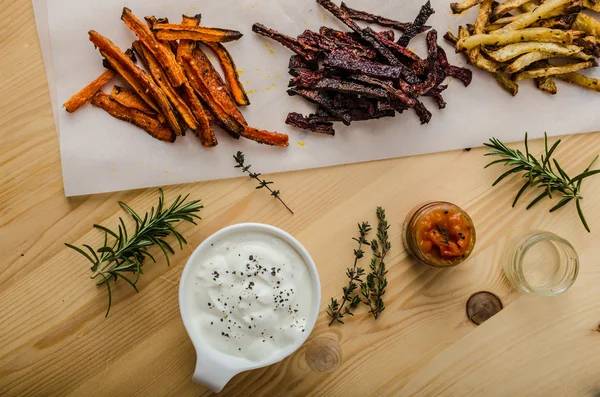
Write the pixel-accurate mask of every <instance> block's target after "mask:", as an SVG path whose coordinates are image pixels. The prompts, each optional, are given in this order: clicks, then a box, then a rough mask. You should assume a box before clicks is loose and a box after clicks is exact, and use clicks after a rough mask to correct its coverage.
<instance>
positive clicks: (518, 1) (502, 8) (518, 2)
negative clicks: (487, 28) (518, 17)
mask: <svg viewBox="0 0 600 397" xmlns="http://www.w3.org/2000/svg"><path fill="white" fill-rule="evenodd" d="M528 1H529V0H507V1H505V2H504V3H502V4H498V5H497V6H496V8H494V16H496V17H500V16H502V15H504V14H506V13H508V12H511V11H512V10H514V9H516V8H519V7H521V6H522V5H523V4H525V3H527V2H528Z"/></svg>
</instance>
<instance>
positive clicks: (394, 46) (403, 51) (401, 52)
mask: <svg viewBox="0 0 600 397" xmlns="http://www.w3.org/2000/svg"><path fill="white" fill-rule="evenodd" d="M377 39H378V40H379V42H380V43H381V44H383V45H384V46H386V47H387V48H389V49H390V50H391V51H392V52H393V53H395V54H396V56H397V57H399V58H400V59H401V60H407V61H409V62H416V63H419V64H422V63H423V60H422V59H421V58H420V57H419V56H418V55H417V54H415V53H414V52H412V51H411V50H409V49H408V48H406V47H402V46H401V45H399V44H398V43H396V42H394V41H392V40H389V39H388V38H387V37H385V36H384V35H382V34H381V33H377Z"/></svg>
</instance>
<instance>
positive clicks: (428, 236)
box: [403, 201, 476, 268]
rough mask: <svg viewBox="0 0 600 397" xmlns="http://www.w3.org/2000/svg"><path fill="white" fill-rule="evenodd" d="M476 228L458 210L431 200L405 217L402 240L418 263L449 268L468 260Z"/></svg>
mask: <svg viewBox="0 0 600 397" xmlns="http://www.w3.org/2000/svg"><path fill="white" fill-rule="evenodd" d="M475 240H476V236H475V227H474V225H473V221H472V220H471V218H470V217H469V215H468V214H467V213H466V212H465V211H463V210H462V209H461V208H460V207H458V206H456V205H454V204H451V203H446V202H440V201H433V202H428V203H425V204H421V205H419V206H417V207H415V208H414V209H413V210H412V211H411V212H410V213H409V214H408V215H407V217H406V220H405V222H404V227H403V241H404V245H405V247H406V249H407V250H408V252H409V253H411V254H412V255H413V256H414V257H415V258H416V259H417V260H418V261H419V262H421V263H423V264H425V265H429V266H433V267H440V268H445V267H452V266H456V265H459V264H461V263H463V262H464V261H466V260H467V258H468V257H469V255H471V252H473V248H474V247H475Z"/></svg>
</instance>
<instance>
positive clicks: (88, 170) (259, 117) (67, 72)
mask: <svg viewBox="0 0 600 397" xmlns="http://www.w3.org/2000/svg"><path fill="white" fill-rule="evenodd" d="M35 2H40V3H43V2H47V26H48V32H49V35H50V43H46V44H44V41H42V46H44V45H45V46H46V47H47V46H48V45H50V46H51V53H52V58H53V65H49V63H48V62H46V67H47V68H49V69H50V70H49V72H48V76H49V78H50V76H51V75H54V79H55V86H56V95H55V97H54V96H53V98H55V99H53V101H54V102H55V106H56V104H62V103H64V102H65V101H66V100H67V99H68V98H69V97H70V96H71V95H72V94H73V93H75V92H77V91H78V90H79V89H81V87H83V86H84V85H86V84H87V83H88V82H89V81H91V80H92V79H94V78H96V77H97V76H98V75H99V74H100V73H101V72H102V71H103V68H102V65H101V62H100V60H101V58H100V55H99V53H98V51H97V50H95V49H94V46H93V45H92V44H91V43H90V42H89V41H88V35H87V32H88V31H89V30H90V29H94V30H97V31H98V32H100V33H102V34H104V35H106V36H108V37H109V38H110V39H111V40H113V41H114V42H115V43H116V44H117V45H119V46H121V48H123V49H125V48H127V47H129V46H130V45H131V42H132V41H133V40H135V35H134V34H133V33H132V32H131V31H130V30H129V29H128V28H127V27H126V26H125V25H124V24H123V23H122V22H121V20H120V15H121V10H122V7H123V6H127V7H129V8H131V9H132V10H133V12H134V13H135V14H136V15H138V16H139V17H143V16H145V15H156V16H157V17H162V16H166V17H169V18H170V19H171V20H172V21H178V20H179V19H180V17H181V14H182V13H188V14H197V13H201V14H202V17H203V19H202V21H203V24H204V25H206V26H218V27H223V28H232V29H236V30H240V31H241V32H243V33H244V37H243V38H242V39H241V40H240V41H238V42H235V43H229V44H228V45H227V47H228V49H229V50H230V52H231V53H232V55H233V56H234V58H235V60H236V63H237V67H238V69H240V70H242V71H243V72H242V74H241V79H242V82H243V83H244V84H245V86H246V89H247V90H248V91H249V93H250V100H251V102H252V105H251V106H249V107H247V108H244V109H243V113H244V115H245V116H246V118H247V120H248V122H249V124H250V125H252V126H256V127H260V128H264V129H268V130H272V131H279V132H283V133H287V134H289V135H290V147H289V148H287V149H281V148H272V147H267V146H262V145H258V144H256V143H254V142H251V141H248V140H244V139H241V140H239V141H236V140H233V139H231V138H229V136H227V134H226V133H224V132H223V131H221V130H218V131H217V136H218V138H219V146H218V147H217V148H214V149H206V148H203V147H202V146H201V145H200V143H199V142H198V140H197V138H196V137H195V136H193V134H188V136H186V137H184V138H181V139H178V140H177V142H176V143H175V144H166V143H162V142H159V141H157V140H154V139H152V138H150V137H149V136H148V135H147V134H146V133H145V132H144V131H142V130H139V129H137V128H136V127H133V126H130V125H128V124H127V123H124V122H121V121H119V120H116V119H113V118H112V117H110V116H108V115H107V114H105V113H104V112H103V111H101V110H99V109H96V108H94V107H92V106H86V107H84V108H82V109H81V110H79V111H78V112H76V113H75V114H68V113H66V112H65V111H64V110H62V109H60V110H59V111H58V122H57V125H60V144H61V156H62V165H63V178H64V185H65V192H66V195H67V196H72V195H82V194H92V193H100V192H109V191H116V190H125V189H134V188H142V187H150V186H159V185H168V184H177V183H185V182H194V181H203V180H211V179H219V178H228V177H235V176H239V170H236V169H234V168H233V165H234V163H233V159H232V155H233V154H234V153H235V152H236V151H237V150H242V151H244V152H245V153H246V156H247V158H248V159H249V162H251V163H252V164H253V166H254V167H255V168H256V169H257V170H260V171H261V172H264V173H268V172H280V171H289V170H298V169H305V168H313V167H323V166H330V165H337V164H346V163H354V162H362V161H369V160H378V159H384V158H391V157H401V156H408V155H415V154H422V153H430V152H437V151H444V150H452V149H460V148H465V147H474V146H480V145H481V144H482V143H483V142H485V141H487V139H488V138H489V137H491V136H496V137H498V138H501V139H502V140H504V141H518V140H521V139H522V138H523V135H524V133H525V132H526V131H527V132H529V133H530V135H531V136H533V137H539V136H542V135H543V133H544V131H547V132H548V134H550V135H558V134H572V133H581V132H590V131H597V130H600V114H599V113H598V109H599V108H600V95H599V94H598V93H595V92H593V91H588V90H584V89H582V88H579V87H575V86H570V85H568V84H566V83H563V82H560V81H558V82H557V84H558V86H559V87H558V89H559V95H556V96H550V95H548V94H545V93H542V92H539V91H538V90H536V89H535V88H534V87H533V83H532V82H523V83H522V84H521V88H520V92H519V95H518V96H517V97H515V98H512V97H511V96H509V95H508V94H507V93H505V92H504V91H503V90H502V89H500V88H499V87H497V84H496V82H495V81H494V80H493V78H491V76H489V75H487V74H485V73H483V72H480V71H478V70H475V71H474V78H473V83H472V84H471V86H470V87H469V88H465V87H464V86H463V85H462V83H460V82H459V81H458V80H450V87H449V88H448V90H446V91H445V93H444V97H445V99H446V101H447V102H448V106H447V108H446V109H444V110H443V111H440V110H438V109H437V107H436V106H435V104H434V103H433V101H429V99H425V104H426V105H427V106H428V108H429V109H430V110H431V111H432V113H433V118H432V120H431V122H430V124H429V125H426V126H421V125H420V124H419V120H418V118H417V116H416V115H415V114H414V113H413V112H410V111H409V112H405V114H403V115H397V116H396V117H395V118H391V119H383V120H377V121H369V122H358V123H354V124H353V125H352V126H351V127H344V126H342V125H339V126H336V131H337V134H336V136H335V137H328V136H320V135H317V134H314V133H306V132H303V131H301V130H298V129H295V128H292V127H288V126H286V125H285V123H284V120H285V117H286V115H287V113H288V112H290V111H297V112H302V113H310V112H311V111H312V110H313V107H312V106H311V105H309V104H307V103H306V102H305V101H304V100H302V99H300V98H295V97H289V96H288V95H287V93H286V89H287V83H288V80H289V76H288V75H287V64H288V60H289V57H290V55H291V52H290V51H288V50H287V49H285V48H283V47H281V46H280V45H279V44H278V43H275V42H273V41H270V40H268V39H265V38H263V37H260V36H258V35H256V34H254V33H252V31H251V26H252V24H253V23H254V22H261V23H263V24H265V25H267V26H269V27H272V28H275V29H277V30H280V31H282V32H283V33H286V34H289V35H292V36H296V35H298V34H300V33H301V32H302V31H304V30H305V29H313V30H318V28H319V27H320V26H322V25H327V26H331V27H337V28H343V26H342V25H341V23H339V22H338V21H337V20H335V19H334V18H333V17H332V16H331V15H330V14H328V13H327V12H326V11H325V10H323V9H322V8H321V7H320V6H319V5H318V4H317V3H316V2H314V1H313V0H258V1H256V0H253V1H250V0H203V1H189V0H188V1H184V0H170V1H168V2H167V1H148V0H127V1H120V0H103V1H90V2H88V1H80V0H34V3H35ZM348 2H349V5H351V6H354V7H356V8H358V9H365V10H369V11H371V12H374V13H377V14H380V15H385V16H388V17H390V18H394V19H398V20H402V21H405V20H412V19H413V18H414V17H415V16H416V14H417V12H418V10H419V8H420V6H421V3H422V0H403V1H399V0H393V1H392V0H379V1H376V2H373V1H368V0H349V1H348ZM432 4H433V6H434V8H435V10H436V14H435V15H434V16H433V17H432V18H431V20H430V24H431V25H433V26H434V27H435V28H436V29H437V30H438V32H439V36H440V40H439V41H440V43H441V45H442V46H444V47H445V49H446V51H447V52H448V55H449V57H450V60H451V61H452V62H453V63H455V64H459V65H464V64H465V61H464V59H462V56H459V55H455V54H454V51H453V50H452V48H451V47H450V46H449V45H447V44H446V43H443V39H442V38H441V36H442V35H443V33H444V32H445V31H446V30H448V29H452V30H453V31H456V27H457V26H458V25H459V24H461V23H463V24H464V23H466V22H467V21H469V22H472V21H473V20H474V18H475V15H476V13H477V11H476V10H475V9H473V10H471V11H469V12H468V13H467V14H465V15H462V16H460V17H456V16H453V15H451V14H450V12H449V7H448V1H447V0H432ZM41 9H42V7H37V10H36V19H38V27H40V29H45V28H44V26H45V25H44V15H43V13H42V12H40V10H41ZM41 36H42V32H41V31H40V37H41ZM411 48H413V49H414V50H416V51H417V52H418V53H420V54H421V55H424V54H425V52H426V51H425V48H424V42H423V40H415V41H414V42H412V43H411ZM47 51H48V48H46V49H45V53H47ZM587 73H588V74H589V75H590V76H593V77H600V73H599V72H598V70H593V71H589V72H587ZM109 88H110V87H107V90H108V89H109ZM51 89H52V86H51Z"/></svg>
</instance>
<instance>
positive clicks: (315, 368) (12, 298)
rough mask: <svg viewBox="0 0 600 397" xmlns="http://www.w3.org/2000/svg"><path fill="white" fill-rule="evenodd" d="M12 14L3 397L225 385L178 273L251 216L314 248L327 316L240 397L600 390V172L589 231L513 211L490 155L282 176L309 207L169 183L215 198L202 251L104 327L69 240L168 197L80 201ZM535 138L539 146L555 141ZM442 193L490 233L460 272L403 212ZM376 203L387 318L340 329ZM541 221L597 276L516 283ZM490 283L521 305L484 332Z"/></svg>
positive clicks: (129, 301)
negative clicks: (66, 178) (517, 255)
mask: <svg viewBox="0 0 600 397" xmlns="http://www.w3.org/2000/svg"><path fill="white" fill-rule="evenodd" d="M0 15H2V16H3V24H2V26H1V27H0V50H1V51H0V52H1V53H2V54H3V55H2V57H0V81H2V84H1V85H0V186H1V189H0V257H1V258H3V259H2V261H1V262H0V307H2V308H3V310H1V311H0V395H6V396H27V395H44V396H46V395H60V396H65V395H72V396H89V395H95V396H103V395H106V396H118V395H126V396H134V395H176V396H198V395H209V394H210V393H209V392H207V391H206V389H204V388H203V387H201V386H199V385H195V384H193V383H192V382H191V375H192V372H193V368H194V363H195V353H194V351H193V348H192V345H191V343H190V341H189V339H188V337H187V335H186V333H185V330H184V328H183V324H182V322H181V319H180V317H179V309H178V304H177V288H178V281H179V278H180V276H181V272H182V270H183V266H184V264H185V261H186V260H187V258H188V256H189V254H190V253H191V252H192V250H193V249H194V247H196V246H197V245H198V244H199V243H200V242H201V241H203V240H204V239H205V238H206V237H207V236H209V235H210V234H212V233H214V232H216V231H217V230H219V229H220V228H222V227H224V226H227V225H230V224H233V223H239V222H246V221H256V222H263V223H269V224H273V225H275V226H278V227H281V228H283V229H285V230H287V231H288V232H290V233H292V234H293V235H294V236H296V237H297V238H298V239H299V240H300V241H301V242H302V243H303V244H304V245H305V246H306V248H307V249H308V250H309V251H310V252H311V254H312V255H313V257H314V259H315V261H316V263H317V266H318V268H319V273H320V276H321V280H322V293H323V297H324V301H323V303H322V309H323V311H322V313H321V316H320V318H319V321H318V323H317V326H316V328H315V330H314V332H313V334H312V335H311V338H310V339H309V342H308V343H307V344H306V345H305V346H304V347H303V348H302V349H300V351H298V352H297V353H296V354H294V355H292V356H291V357H289V358H288V359H286V360H284V361H283V362H281V363H280V364H277V365H273V366H271V367H268V368H264V369H260V370H256V371H252V372H248V373H243V374H240V375H238V376H236V377H235V378H234V379H233V380H232V381H231V383H230V384H229V385H228V386H227V388H226V389H225V391H224V392H223V395H231V396H248V395H252V396H275V395H289V396H294V395H297V396H306V395H308V396H320V395H328V396H342V395H345V396H354V395H372V396H378V395H390V396H398V395H406V396H409V395H423V396H438V395H444V396H467V395H469V396H470V395H473V396H480V395H485V396H506V395H519V396H551V395H556V396H594V395H598V393H599V392H600V369H599V368H600V354H598V353H599V352H600V347H599V346H600V332H598V329H597V327H598V324H599V323H600V301H599V300H598V296H599V295H600V267H599V265H598V258H599V257H600V245H598V244H597V241H598V238H599V237H600V181H599V180H594V181H593V180H590V181H588V182H587V183H586V184H585V188H584V189H585V192H584V193H585V197H586V198H585V204H584V205H585V210H586V213H587V216H588V220H589V221H590V223H591V226H592V230H593V233H592V234H587V233H586V232H585V230H584V229H583V228H582V227H581V225H580V224H579V221H578V219H577V217H576V213H575V210H574V209H573V208H565V209H563V210H561V211H560V212H558V213H556V214H554V215H552V216H548V214H547V210H548V209H549V208H550V203H544V204H541V205H540V206H539V207H537V208H535V209H533V210H530V211H528V212H525V210H524V208H523V207H522V206H519V208H517V209H511V206H510V204H511V201H512V196H513V194H514V193H515V192H516V189H517V188H518V184H519V181H518V180H514V179H512V180H509V181H507V182H505V183H503V184H501V185H500V186H499V187H497V188H494V189H492V188H490V185H491V183H492V181H493V179H494V177H496V176H497V175H498V170H497V169H496V170H484V169H483V166H484V164H485V159H484V158H483V156H482V154H483V151H482V150H481V149H474V150H472V151H470V152H466V151H457V152H449V153H442V154H433V155H428V156H417V157H412V158H405V159H396V160H389V161H381V162H373V163H366V164H356V165H348V166H341V167H333V168H326V169H317V170H310V171H300V172H293V173H287V174H282V175H273V176H272V179H273V180H275V182H276V183H277V186H278V188H280V189H281V191H282V192H283V193H282V194H283V196H284V198H285V199H286V202H288V203H289V205H290V206H291V207H292V208H293V209H294V210H295V211H296V213H297V215H295V216H291V215H289V214H288V213H287V211H286V210H285V208H283V207H282V206H280V205H278V203H277V202H276V201H274V200H272V199H270V198H269V197H268V196H267V195H265V194H264V192H260V191H258V192H257V191H255V190H254V185H253V183H252V182H251V181H249V180H247V179H246V178H239V179H233V180H226V181H215V182H207V183H196V184H190V185H185V186H173V187H169V188H167V189H166V194H167V197H168V198H170V199H173V198H174V197H175V196H176V195H177V194H180V193H187V192H191V194H192V196H193V197H199V198H202V200H203V202H204V205H205V206H206V208H205V210H203V212H202V217H203V220H202V222H201V225H200V226H199V227H193V226H184V227H182V232H183V234H184V235H185V236H187V237H188V240H189V244H188V246H187V247H185V249H184V250H183V251H182V252H178V253H177V254H176V255H175V256H174V258H173V264H172V266H171V267H167V266H166V264H164V263H160V262H159V263H158V264H156V265H154V264H152V265H148V266H147V268H146V271H145V274H144V276H143V277H142V278H141V281H140V293H139V294H135V293H134V292H132V291H130V290H129V289H128V288H125V286H124V285H121V286H120V287H118V288H117V290H116V291H115V294H114V295H115V296H114V300H115V304H114V306H113V311H112V312H111V315H110V317H108V318H107V319H105V318H104V310H105V305H106V295H105V291H104V290H103V289H97V288H96V287H95V286H94V285H93V283H92V282H91V280H89V278H88V276H89V268H88V265H87V264H86V263H85V261H83V260H82V259H81V258H80V257H78V256H77V254H75V253H73V252H71V251H70V250H68V249H67V248H65V246H64V245H63V243H64V242H71V243H77V244H80V243H83V242H88V243H91V244H92V245H93V244H94V243H98V242H99V241H100V237H101V236H100V235H99V234H98V233H96V232H94V231H93V230H91V225H92V224H94V223H104V224H106V225H114V224H115V221H116V219H117V217H118V216H119V215H122V213H121V212H120V210H119V208H118V206H117V205H116V202H117V200H123V201H126V202H128V203H129V204H130V205H131V206H132V207H133V208H136V209H139V210H142V211H143V210H144V209H145V208H148V207H149V206H150V205H152V204H153V203H154V201H155V199H156V189H148V190H140V191H130V192H120V193H114V194H104V195H98V196H92V197H81V198H73V199H66V198H65V197H64V194H63V186H62V179H61V166H60V155H59V145H58V140H57V137H56V132H55V129H54V125H53V120H52V112H51V108H50V102H49V96H48V89H47V85H46V80H45V74H44V67H43V64H42V60H41V54H40V50H39V45H38V40H37V36H36V30H35V23H34V19H33V12H32V9H31V5H30V2H29V1H28V0H12V1H11V0H8V1H7V0H4V1H2V2H0ZM594 117H595V116H594ZM599 147H600V135H598V134H587V135H578V136H570V137H567V138H565V139H564V144H563V146H562V147H561V149H560V151H559V153H558V156H560V158H561V159H562V162H563V163H564V164H568V167H567V168H568V169H569V170H572V171H576V170H580V169H582V168H584V167H585V166H586V165H587V162H588V161H589V160H590V159H591V158H592V157H593V156H595V155H596V154H597V152H598V148H599ZM532 148H533V149H532V150H536V151H538V152H539V151H540V150H541V148H542V146H541V142H535V143H534V144H533V145H532ZM430 199H436V200H448V201H452V202H455V203H457V204H459V205H461V206H462V207H463V208H465V209H466V210H467V211H468V212H469V213H470V214H471V216H472V217H473V219H474V222H475V224H476V226H477V231H478V237H479V238H478V244H477V247H476V252H475V255H474V256H473V258H472V260H470V261H469V262H467V263H466V264H464V265H462V266H460V267H458V268H455V269H452V270H447V271H439V270H433V269H428V268H424V267H422V266H418V265H416V264H415V263H414V262H413V261H412V260H411V259H410V258H409V257H407V255H406V252H405V251H404V249H403V248H402V247H401V243H400V227H401V223H402V221H403V218H404V216H405V215H406V213H407V212H408V211H409V210H410V209H411V208H412V207H413V206H414V205H415V204H417V203H419V202H422V201H425V200H430ZM377 205H381V206H384V207H385V208H386V210H387V213H388V218H389V219H390V220H391V221H392V222H391V223H392V228H391V231H390V234H391V238H392V242H393V248H392V252H391V254H390V255H391V256H390V258H389V264H388V265H389V276H388V277H389V280H390V287H389V292H388V295H387V310H386V311H385V313H384V315H383V316H382V318H381V319H380V320H379V321H377V322H375V321H374V320H372V319H371V318H370V317H369V316H368V315H367V314H366V313H365V312H364V310H363V311H362V312H360V314H358V315H357V316H356V318H353V319H350V320H349V321H348V324H347V325H345V326H344V327H338V326H334V327H328V326H327V318H326V316H325V313H324V309H325V307H326V300H327V299H328V298H329V297H330V296H338V295H339V293H340V288H341V285H342V283H343V282H344V270H345V268H346V267H347V266H349V265H350V261H351V259H352V248H353V242H352V240H351V238H352V237H353V235H354V233H355V228H356V223H357V222H359V221H362V220H369V221H371V222H374V220H375V213H374V210H375V207H376V206H377ZM529 229H543V230H549V231H553V232H556V233H557V234H559V235H561V236H563V237H565V238H567V239H568V240H570V241H571V242H572V243H573V244H574V246H575V248H576V249H577V250H578V252H579V254H580V257H581V273H580V278H579V280H578V282H577V283H576V284H575V286H574V287H573V288H572V290H570V291H569V292H567V293H566V294H564V295H562V296H560V297H558V298H553V299H548V298H537V297H531V296H524V295H522V294H520V293H518V292H516V291H514V290H512V289H511V287H510V285H509V284H508V283H507V281H506V280H505V278H504V276H503V275H502V272H501V269H500V266H501V263H500V256H501V254H502V252H503V251H504V249H505V247H506V244H507V241H508V239H509V238H510V236H511V235H512V234H513V233H515V232H516V231H522V230H529ZM480 290H487V291H491V292H494V293H495V294H497V295H498V296H499V297H500V298H501V299H502V301H503V302H504V304H505V305H506V306H507V307H506V308H505V309H504V310H503V311H502V312H500V313H499V314H498V315H497V316H495V317H494V318H492V319H491V320H489V321H488V322H486V323H484V324H483V325H481V326H479V327H476V326H475V325H473V324H471V323H470V322H469V321H468V319H467V318H466V315H465V311H464V306H465V302H466V300H467V299H468V297H469V296H470V295H471V294H472V293H474V292H477V291H480ZM307 353H308V357H309V361H310V364H312V366H311V365H309V362H307ZM315 360H316V361H315ZM315 362H317V364H318V365H315ZM324 371H325V372H324Z"/></svg>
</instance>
